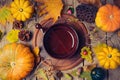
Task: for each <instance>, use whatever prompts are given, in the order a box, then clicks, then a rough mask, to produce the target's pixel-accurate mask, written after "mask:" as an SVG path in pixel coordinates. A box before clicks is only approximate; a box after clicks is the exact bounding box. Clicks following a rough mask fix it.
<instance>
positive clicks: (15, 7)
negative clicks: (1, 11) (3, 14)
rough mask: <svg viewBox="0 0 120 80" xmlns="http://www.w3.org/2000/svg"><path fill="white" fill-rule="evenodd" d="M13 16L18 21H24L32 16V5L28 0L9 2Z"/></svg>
mask: <svg viewBox="0 0 120 80" xmlns="http://www.w3.org/2000/svg"><path fill="white" fill-rule="evenodd" d="M11 12H12V15H13V17H14V18H15V19H16V20H19V21H26V20H27V19H29V18H30V17H31V16H32V13H33V6H32V5H31V4H30V1H29V0H14V1H13V2H12V3H11Z"/></svg>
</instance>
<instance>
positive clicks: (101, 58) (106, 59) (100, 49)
mask: <svg viewBox="0 0 120 80" xmlns="http://www.w3.org/2000/svg"><path fill="white" fill-rule="evenodd" d="M94 52H95V54H96V57H97V59H98V62H99V65H100V66H101V67H103V68H105V69H115V68H117V67H118V66H119V65H120V52H119V51H118V49H116V48H112V47H111V46H108V45H106V44H100V45H98V46H96V47H94Z"/></svg>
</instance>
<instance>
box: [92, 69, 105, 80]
mask: <svg viewBox="0 0 120 80" xmlns="http://www.w3.org/2000/svg"><path fill="white" fill-rule="evenodd" d="M105 76H106V72H105V70H104V69H102V68H98V67H96V68H94V69H93V70H92V71H91V78H92V80H103V79H104V78H105Z"/></svg>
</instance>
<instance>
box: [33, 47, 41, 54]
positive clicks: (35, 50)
mask: <svg viewBox="0 0 120 80" xmlns="http://www.w3.org/2000/svg"><path fill="white" fill-rule="evenodd" d="M33 52H34V54H35V56H39V53H40V49H39V47H35V48H34V49H33Z"/></svg>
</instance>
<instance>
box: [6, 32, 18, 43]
mask: <svg viewBox="0 0 120 80" xmlns="http://www.w3.org/2000/svg"><path fill="white" fill-rule="evenodd" d="M19 32H20V31H19V30H11V31H10V32H8V34H7V36H6V39H7V40H8V41H9V42H10V43H13V42H17V41H18V40H19V38H18V33H19Z"/></svg>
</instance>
